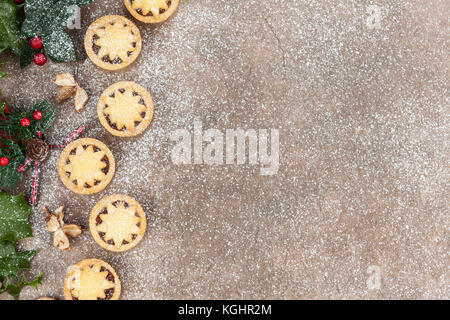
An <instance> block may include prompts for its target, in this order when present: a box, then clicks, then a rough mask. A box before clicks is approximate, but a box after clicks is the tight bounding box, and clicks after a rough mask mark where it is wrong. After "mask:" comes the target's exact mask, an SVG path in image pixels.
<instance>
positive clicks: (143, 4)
mask: <svg viewBox="0 0 450 320" xmlns="http://www.w3.org/2000/svg"><path fill="white" fill-rule="evenodd" d="M131 7H132V8H133V9H135V10H138V9H141V10H142V14H143V15H144V16H146V15H147V14H148V13H149V12H151V13H152V14H153V15H154V16H155V17H159V9H164V10H167V9H169V6H168V5H167V0H134V1H133V4H132V5H131Z"/></svg>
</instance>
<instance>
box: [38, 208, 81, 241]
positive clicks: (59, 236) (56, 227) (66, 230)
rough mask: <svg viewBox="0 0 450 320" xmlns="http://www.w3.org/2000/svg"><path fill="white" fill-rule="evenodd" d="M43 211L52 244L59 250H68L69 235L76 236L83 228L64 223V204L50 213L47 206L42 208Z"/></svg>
mask: <svg viewBox="0 0 450 320" xmlns="http://www.w3.org/2000/svg"><path fill="white" fill-rule="evenodd" d="M43 210H44V212H45V213H46V214H47V217H46V218H45V221H46V222H47V227H46V229H47V230H48V231H49V232H52V233H54V234H53V245H54V246H55V247H56V248H58V249H59V250H70V241H69V237H68V236H70V237H72V238H76V237H78V236H79V235H80V234H81V233H82V232H83V229H82V228H81V227H80V226H77V225H76V224H65V223H64V213H63V210H64V206H61V207H59V208H58V209H56V210H55V213H54V214H52V213H51V212H50V211H49V210H47V208H43Z"/></svg>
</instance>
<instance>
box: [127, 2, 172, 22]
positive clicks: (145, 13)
mask: <svg viewBox="0 0 450 320" xmlns="http://www.w3.org/2000/svg"><path fill="white" fill-rule="evenodd" d="M124 3H125V7H127V9H128V11H130V13H131V15H132V16H133V17H135V18H136V19H138V20H139V21H142V22H145V23H157V22H163V21H165V20H167V19H168V18H169V17H170V16H171V15H172V13H174V12H175V10H176V9H177V7H178V0H124Z"/></svg>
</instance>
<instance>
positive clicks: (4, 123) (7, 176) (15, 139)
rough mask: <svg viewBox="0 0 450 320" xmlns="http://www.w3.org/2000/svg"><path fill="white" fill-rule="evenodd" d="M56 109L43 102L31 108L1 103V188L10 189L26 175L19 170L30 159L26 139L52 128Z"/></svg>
mask: <svg viewBox="0 0 450 320" xmlns="http://www.w3.org/2000/svg"><path fill="white" fill-rule="evenodd" d="M55 115H56V110H55V108H54V107H53V106H52V105H51V104H50V103H48V102H47V101H43V102H40V103H37V104H35V105H34V106H33V107H32V108H30V109H27V110H22V109H14V108H8V106H6V104H5V103H4V102H2V103H0V189H7V190H10V189H12V188H13V187H14V185H15V184H16V183H17V182H18V181H19V180H20V179H21V178H22V177H23V172H20V171H19V170H18V169H19V167H20V166H21V165H22V164H23V163H24V161H25V159H26V142H27V141H28V140H31V139H33V138H35V137H36V133H37V132H45V131H46V130H48V129H49V128H50V127H51V125H52V123H53V121H54V119H55Z"/></svg>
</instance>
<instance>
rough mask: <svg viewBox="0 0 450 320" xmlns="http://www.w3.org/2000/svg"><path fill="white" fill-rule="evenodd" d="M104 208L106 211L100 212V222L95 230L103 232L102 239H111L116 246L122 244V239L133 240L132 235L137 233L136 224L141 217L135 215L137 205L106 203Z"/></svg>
mask: <svg viewBox="0 0 450 320" xmlns="http://www.w3.org/2000/svg"><path fill="white" fill-rule="evenodd" d="M106 209H107V212H108V213H105V214H100V219H101V220H102V223H100V224H99V225H98V226H97V231H98V232H103V233H104V234H105V236H104V240H105V241H109V240H113V241H114V246H115V247H117V248H119V247H120V246H121V245H122V244H123V241H124V240H125V241H127V242H131V241H133V235H134V234H139V231H140V230H139V227H138V226H137V224H138V223H139V222H140V221H141V219H140V218H139V217H137V216H136V211H137V206H136V205H132V206H129V207H127V208H125V206H124V204H123V203H122V202H120V203H119V204H118V206H117V207H115V206H114V205H112V204H108V205H107V207H106Z"/></svg>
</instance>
